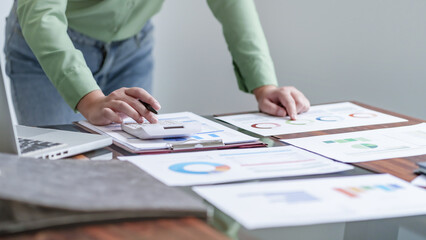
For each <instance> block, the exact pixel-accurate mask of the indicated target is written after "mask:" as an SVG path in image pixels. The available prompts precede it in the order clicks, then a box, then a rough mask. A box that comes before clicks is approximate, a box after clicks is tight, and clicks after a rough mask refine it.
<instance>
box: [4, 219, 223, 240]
mask: <svg viewBox="0 0 426 240" xmlns="http://www.w3.org/2000/svg"><path fill="white" fill-rule="evenodd" d="M0 239H2V240H35V239H37V240H48V239H52V240H53V239H73V240H74V239H75V240H81V239H87V240H89V239H90V240H124V239H132V240H133V239H155V240H161V239H173V240H200V239H202V240H222V239H228V238H227V237H225V236H224V235H223V234H221V233H219V232H217V231H216V230H214V229H213V228H211V227H210V226H208V225H207V224H206V223H204V222H203V221H201V220H199V219H196V218H181V219H154V220H144V221H137V222H121V223H107V224H90V225H85V226H77V227H61V228H55V229H46V230H41V231H37V232H35V233H26V234H17V235H11V236H6V237H0Z"/></svg>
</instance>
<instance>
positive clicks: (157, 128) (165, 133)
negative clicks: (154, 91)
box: [121, 120, 201, 139]
mask: <svg viewBox="0 0 426 240" xmlns="http://www.w3.org/2000/svg"><path fill="white" fill-rule="evenodd" d="M121 129H122V130H123V131H125V132H127V133H129V134H130V135H133V136H135V137H137V138H140V139H156V138H173V137H188V136H191V135H194V134H196V133H198V132H200V131H201V123H199V122H178V121H166V120H160V121H158V123H154V124H152V123H140V124H139V123H123V124H121Z"/></svg>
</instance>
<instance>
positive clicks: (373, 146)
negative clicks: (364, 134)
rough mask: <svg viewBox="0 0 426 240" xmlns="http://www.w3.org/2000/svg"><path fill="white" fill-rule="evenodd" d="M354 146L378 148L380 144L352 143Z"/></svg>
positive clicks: (358, 147)
mask: <svg viewBox="0 0 426 240" xmlns="http://www.w3.org/2000/svg"><path fill="white" fill-rule="evenodd" d="M352 147H353V148H357V149H373V148H377V147H378V146H377V145H376V144H371V143H361V144H355V145H352Z"/></svg>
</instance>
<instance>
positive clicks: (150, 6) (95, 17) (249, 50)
mask: <svg viewBox="0 0 426 240" xmlns="http://www.w3.org/2000/svg"><path fill="white" fill-rule="evenodd" d="M207 3H208V5H209V7H210V9H211V11H212V12H213V14H214V16H215V17H216V18H217V20H218V21H219V22H220V23H221V24H222V28H223V34H224V36H225V39H226V42H227V44H228V48H229V51H230V52H231V55H232V58H233V65H234V69H235V74H236V76H237V80H238V85H239V88H240V89H241V90H242V91H245V92H251V91H253V90H254V89H255V88H257V87H260V86H263V85H277V80H276V75H275V70H274V66H273V63H272V59H271V56H270V54H269V49H268V45H267V42H266V39H265V36H264V34H263V30H262V27H261V25H260V21H259V17H258V15H257V12H256V7H255V5H254V2H253V0H207ZM162 4H163V0H18V9H17V13H18V19H19V23H20V25H21V28H22V32H23V35H24V37H25V40H26V41H27V43H28V45H29V46H30V48H31V49H32V51H33V52H34V54H35V56H36V57H37V59H38V61H39V62H40V64H41V66H42V68H43V70H44V71H45V73H46V75H47V76H48V77H49V79H50V80H51V81H52V83H53V84H54V85H55V87H56V88H57V89H58V91H59V92H60V93H61V95H62V96H63V98H64V99H65V101H66V102H67V103H68V104H69V105H70V107H71V108H73V109H76V106H77V104H78V102H79V101H80V99H81V98H82V97H84V96H85V95H86V94H88V93H89V92H91V91H93V90H96V89H99V86H98V85H97V84H96V81H95V79H94V78H93V75H92V73H91V71H90V69H89V68H88V67H87V64H86V62H85V60H84V57H83V55H82V53H81V52H80V51H79V50H77V49H75V48H74V46H73V44H72V42H71V39H70V38H69V36H68V34H67V28H68V27H70V28H72V29H74V30H76V31H78V32H81V33H83V34H85V35H87V36H90V37H92V38H94V39H98V40H101V41H104V42H112V41H118V40H123V39H126V38H130V37H132V36H134V35H136V34H137V33H138V32H139V31H140V30H141V29H142V28H143V26H144V25H145V23H146V22H147V21H148V20H149V19H150V18H151V17H152V16H153V15H154V14H156V13H157V12H158V11H159V10H160V8H161V6H162Z"/></svg>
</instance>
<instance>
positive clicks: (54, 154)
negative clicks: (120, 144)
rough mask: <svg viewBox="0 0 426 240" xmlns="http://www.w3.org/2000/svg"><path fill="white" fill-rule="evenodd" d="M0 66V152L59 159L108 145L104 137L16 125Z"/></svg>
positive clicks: (109, 143)
mask: <svg viewBox="0 0 426 240" xmlns="http://www.w3.org/2000/svg"><path fill="white" fill-rule="evenodd" d="M11 109H12V102H11V101H10V98H9V96H8V94H7V92H6V87H5V84H4V80H3V71H2V69H1V66H0V152H4V153H12V154H18V155H21V156H28V157H35V158H46V159H59V158H64V157H69V156H73V155H76V154H80V153H84V152H88V151H91V150H95V149H98V148H103V147H106V146H109V145H111V144H112V139H111V138H110V137H108V136H103V135H97V134H89V133H80V132H71V131H61V130H53V129H44V128H35V127H26V126H20V125H16V124H15V123H14V119H13V118H12V114H11V111H10V110H11Z"/></svg>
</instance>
